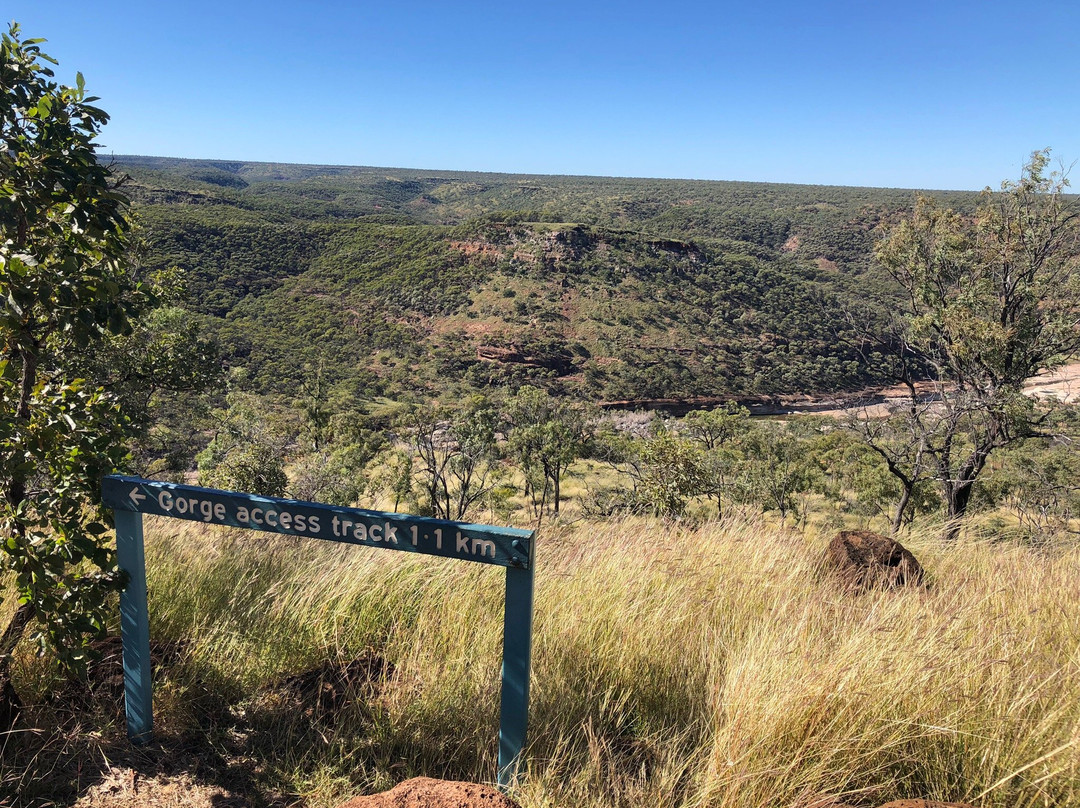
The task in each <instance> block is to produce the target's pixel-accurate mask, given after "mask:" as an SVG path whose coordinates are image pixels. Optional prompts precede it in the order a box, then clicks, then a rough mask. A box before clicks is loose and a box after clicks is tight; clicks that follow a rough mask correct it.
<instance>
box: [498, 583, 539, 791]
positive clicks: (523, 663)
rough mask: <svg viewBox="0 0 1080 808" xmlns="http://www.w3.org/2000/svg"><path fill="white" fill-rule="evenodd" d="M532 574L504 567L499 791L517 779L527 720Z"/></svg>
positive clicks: (530, 653) (530, 651)
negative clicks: (504, 602) (504, 591)
mask: <svg viewBox="0 0 1080 808" xmlns="http://www.w3.org/2000/svg"><path fill="white" fill-rule="evenodd" d="M532 615H533V571H532V565H530V566H529V569H519V568H516V567H507V569H506V604H505V611H504V616H503V664H502V704H501V706H500V709H499V773H498V781H499V788H501V789H502V790H504V791H505V790H506V789H507V788H508V787H509V786H510V785H511V784H512V783H513V782H514V780H515V779H516V778H517V777H518V774H519V771H518V769H519V767H520V765H521V750H522V748H523V747H524V746H525V730H526V727H527V724H528V719H529V665H530V657H531V656H532Z"/></svg>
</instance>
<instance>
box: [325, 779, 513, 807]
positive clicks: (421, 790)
mask: <svg viewBox="0 0 1080 808" xmlns="http://www.w3.org/2000/svg"><path fill="white" fill-rule="evenodd" d="M338 808H521V806H519V805H518V804H517V803H516V802H514V801H513V800H512V799H510V798H509V797H507V796H506V795H504V794H502V793H501V792H499V791H498V790H497V789H495V788H493V787H491V786H482V785H479V784H477V783H459V782H454V781H450V780H434V779H432V778H430V777H415V778H413V779H412V780H406V781H405V782H404V783H400V784H399V785H397V786H395V787H394V788H392V789H391V790H390V791H384V792H383V793H382V794H372V795H371V796H370V797H354V798H353V799H351V800H349V801H348V802H345V803H342V804H341V805H339V806H338Z"/></svg>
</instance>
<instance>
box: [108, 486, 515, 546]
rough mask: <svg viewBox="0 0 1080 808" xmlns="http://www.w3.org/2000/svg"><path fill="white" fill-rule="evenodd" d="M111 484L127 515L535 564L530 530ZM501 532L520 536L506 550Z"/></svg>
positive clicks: (115, 502) (111, 496)
mask: <svg viewBox="0 0 1080 808" xmlns="http://www.w3.org/2000/svg"><path fill="white" fill-rule="evenodd" d="M110 479H112V480H117V481H119V480H126V482H125V483H123V484H121V487H120V488H119V490H116V489H115V487H113V486H112V485H111V484H110V485H108V486H107V491H108V493H107V495H106V501H107V504H109V505H112V506H113V507H116V508H121V509H123V510H137V511H139V512H140V513H149V514H156V515H159V516H171V517H174V518H178V519H187V520H190V521H196V522H204V523H207V524H217V525H229V526H233V527H242V528H249V529H252V530H264V531H270V532H273V533H286V534H290V535H294V536H305V537H308V538H313V539H323V540H328V541H340V542H346V543H349V544H364V545H371V546H378V547H390V548H391V549H399V550H413V551H416V552H423V553H431V554H433V555H442V556H447V557H451V558H463V559H466V560H470V561H484V562H487V563H494V564H501V565H504V566H522V567H523V566H526V563H527V556H528V546H527V545H528V541H529V538H531V534H529V532H528V531H514V530H513V529H512V528H502V529H494V528H491V527H488V526H486V525H463V524H461V523H458V522H447V521H444V520H438V519H425V518H423V517H416V516H406V515H404V514H384V513H380V512H377V511H365V510H361V509H356V508H337V507H335V506H332V505H320V504H317V503H311V502H298V501H296V500H286V499H278V498H272V497H254V496H250V495H244V496H245V499H244V500H243V501H235V498H233V499H230V498H229V497H227V496H223V494H224V493H225V492H220V491H214V490H212V489H206V488H196V487H194V486H174V485H169V484H166V483H156V484H154V486H153V488H152V489H151V488H150V487H148V486H146V485H144V482H145V481H139V480H137V479H135V478H122V477H114V478H110ZM499 533H501V534H506V533H511V534H514V535H513V536H511V537H509V538H510V540H509V542H506V541H505V540H503V541H502V542H501V544H502V546H500V540H499V538H500V537H499V535H496V534H499Z"/></svg>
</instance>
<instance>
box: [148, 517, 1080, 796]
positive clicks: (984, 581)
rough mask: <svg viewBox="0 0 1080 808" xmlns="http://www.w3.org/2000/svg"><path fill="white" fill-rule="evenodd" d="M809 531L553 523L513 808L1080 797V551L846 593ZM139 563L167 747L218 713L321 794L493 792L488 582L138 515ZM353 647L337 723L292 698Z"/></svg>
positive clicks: (258, 752) (1003, 557) (959, 557)
mask: <svg viewBox="0 0 1080 808" xmlns="http://www.w3.org/2000/svg"><path fill="white" fill-rule="evenodd" d="M824 541H825V537H820V538H816V537H811V538H805V537H803V536H801V535H798V534H795V533H792V532H789V531H785V530H782V529H778V528H776V527H774V526H769V525H767V524H765V523H761V522H757V521H753V520H743V519H732V520H728V521H724V522H720V523H711V524H707V525H705V526H703V527H700V528H692V527H685V526H680V525H669V524H665V523H663V522H659V521H650V520H647V519H628V520H625V521H616V522H609V523H599V524H592V523H581V524H578V525H575V526H565V527H558V528H554V529H550V530H546V531H545V532H544V533H543V534H542V535H541V537H540V539H539V544H538V548H539V549H538V557H537V591H536V622H535V629H534V667H533V680H532V681H533V689H532V703H531V713H530V722H531V723H530V741H529V746H528V749H527V758H528V761H529V763H528V773H527V775H526V776H525V777H524V779H523V780H522V782H521V783H520V784H519V785H518V788H517V792H516V797H517V798H518V799H519V800H520V801H521V802H522V804H523V805H525V806H526V807H527V808H531V807H532V806H568V805H573V806H596V807H597V808H600V807H601V806H604V807H605V808H607V807H608V806H620V807H621V806H626V807H627V808H629V806H641V805H650V806H654V805H655V806H694V807H695V808H765V807H766V806H769V807H770V808H772V807H773V806H781V807H783V806H792V808H794V807H795V806H807V805H810V804H811V803H812V802H813V801H814V800H816V799H820V798H822V797H826V796H837V797H841V798H843V800H844V801H846V802H848V803H851V804H853V805H867V806H874V805H879V804H881V803H883V802H885V801H887V800H889V799H898V798H904V797H927V798H937V799H948V800H967V801H971V802H973V803H975V804H976V805H980V806H1000V808H1005V807H1006V806H1008V807H1009V808H1028V807H1030V808H1034V807H1035V806H1040V807H1045V806H1080V603H1078V598H1080V550H1078V549H1077V548H1069V547H1065V548H1057V549H1055V550H1053V551H1047V550H1042V551H1040V550H1034V549H1031V548H1026V547H1023V546H1018V545H1012V544H1004V543H995V542H993V541H990V540H981V539H971V540H966V541H963V542H961V543H957V544H953V545H942V544H940V543H938V542H937V541H936V540H935V539H934V538H933V534H930V533H927V534H925V535H915V536H912V537H909V538H907V539H905V544H906V545H907V546H909V547H910V548H911V549H912V550H913V551H914V552H915V553H916V555H917V556H918V557H919V558H920V560H922V561H923V563H924V566H925V567H926V568H927V570H928V573H929V576H930V580H931V585H930V587H929V588H928V589H925V590H924V589H914V590H905V591H897V592H873V593H869V594H863V595H854V594H850V593H845V592H843V591H842V590H841V589H839V588H838V587H837V586H836V585H835V584H834V583H833V582H832V581H830V580H829V579H828V578H827V577H823V576H822V575H820V574H819V572H818V569H817V560H818V558H819V557H820V554H821V552H822V549H823V546H824ZM147 550H148V561H149V564H150V575H149V585H150V609H151V620H152V635H153V636H154V637H155V638H161V639H166V638H169V639H177V640H180V639H182V640H186V641H187V643H188V644H187V645H186V646H185V648H186V652H185V662H184V663H183V665H182V666H181V667H180V668H179V669H177V670H175V671H172V672H171V673H170V674H169V675H168V677H166V679H165V680H163V681H162V682H161V683H160V684H159V689H158V692H159V697H158V706H159V716H158V720H159V723H160V724H161V726H162V728H163V731H164V732H185V731H187V730H190V729H192V728H198V727H202V728H205V727H206V726H207V722H208V719H207V718H206V715H205V714H203V713H205V712H208V711H213V710H218V711H220V710H227V711H228V716H230V718H229V719H228V720H229V721H233V722H235V723H236V726H234V727H233V728H232V731H233V732H234V734H235V732H238V731H241V730H242V732H243V734H244V737H245V741H244V743H245V747H244V748H245V750H246V753H248V754H252V755H255V756H261V757H262V758H263V759H264V760H265V761H266V768H267V770H268V771H269V772H270V774H268V775H267V777H268V779H269V780H270V781H272V782H273V783H274V785H275V787H276V788H284V789H287V790H289V791H292V792H293V793H298V794H301V795H303V796H305V797H306V799H307V800H308V804H310V805H331V804H334V801H335V800H337V799H340V798H342V797H343V796H345V795H347V794H349V793H355V792H357V791H360V790H375V789H381V788H386V787H389V786H390V785H392V784H393V782H395V781H398V780H401V779H404V778H405V777H407V776H411V775H418V774H424V775H429V776H437V777H453V778H464V779H472V780H480V781H490V780H491V779H492V778H493V776H494V770H495V754H496V746H495V735H496V731H497V723H498V718H497V714H498V696H499V663H500V655H501V630H502V622H501V610H502V596H503V581H502V575H501V574H500V572H499V571H498V570H495V569H493V568H490V567H483V566H480V565H471V564H464V563H460V562H449V561H440V560H435V559H430V558H416V557H412V556H409V555H407V554H403V553H402V554H399V553H392V552H385V551H379V550H367V549H364V548H352V547H342V546H338V545H326V544H321V543H318V542H312V541H304V540H292V539H288V538H285V537H276V536H266V535H263V534H256V533H241V532H234V531H227V530H221V529H217V528H207V527H204V526H200V525H192V524H185V523H178V522H165V521H162V522H154V521H150V520H148V542H147ZM363 655H368V656H369V657H371V658H378V659H380V660H383V661H385V663H386V665H385V667H382V668H380V669H379V671H381V672H380V673H379V674H378V675H377V676H376V677H375V678H376V680H377V681H372V682H370V683H360V684H356V685H355V686H354V690H352V691H350V693H349V698H348V699H347V700H346V703H344V704H340V705H338V706H337V707H335V708H334V709H333V710H331V711H329V712H324V713H319V712H318V710H317V709H315V710H314V711H313V710H312V708H311V706H310V704H308V705H307V707H306V708H305V704H304V703H299V704H298V703H297V702H295V700H294V701H289V699H288V698H285V697H284V696H282V690H281V688H280V686H279V685H280V683H281V682H283V681H287V677H288V676H289V675H290V674H295V673H296V672H298V671H302V670H305V669H308V668H312V667H314V666H317V665H320V664H324V663H325V662H326V661H327V660H332V661H334V660H336V661H345V660H349V659H354V658H357V657H360V656H363ZM275 687H276V688H277V689H275ZM198 693H204V694H205V693H213V694H216V697H217V698H219V699H220V701H221V703H220V704H216V705H215V704H213V703H209V702H208V701H207V700H206V699H205V698H202V699H200V698H196V697H195V696H196V695H197V694H198ZM210 701H211V702H212V701H213V700H212V699H211V700H210ZM200 711H203V712H200ZM215 720H220V718H219V719H215ZM237 727H239V729H237Z"/></svg>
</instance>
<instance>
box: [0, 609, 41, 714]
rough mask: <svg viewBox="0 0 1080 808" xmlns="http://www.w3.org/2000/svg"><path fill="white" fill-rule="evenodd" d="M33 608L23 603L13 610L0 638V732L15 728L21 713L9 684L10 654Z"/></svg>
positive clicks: (28, 621)
mask: <svg viewBox="0 0 1080 808" xmlns="http://www.w3.org/2000/svg"><path fill="white" fill-rule="evenodd" d="M33 614H34V612H33V608H32V607H31V606H30V604H29V603H24V604H23V605H22V606H20V607H19V608H18V609H16V610H15V614H14V615H12V617H11V622H10V623H8V626H7V628H6V629H4V634H3V636H2V637H0V732H7V731H8V730H10V729H11V728H12V727H14V726H15V721H16V719H18V717H19V713H20V712H22V701H21V700H20V699H19V694H18V693H16V692H15V687H14V686H13V685H12V684H11V654H12V652H14V650H15V646H16V645H18V644H19V640H21V639H22V636H23V633H24V632H25V631H26V627H27V625H29V623H30V618H31V617H33Z"/></svg>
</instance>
